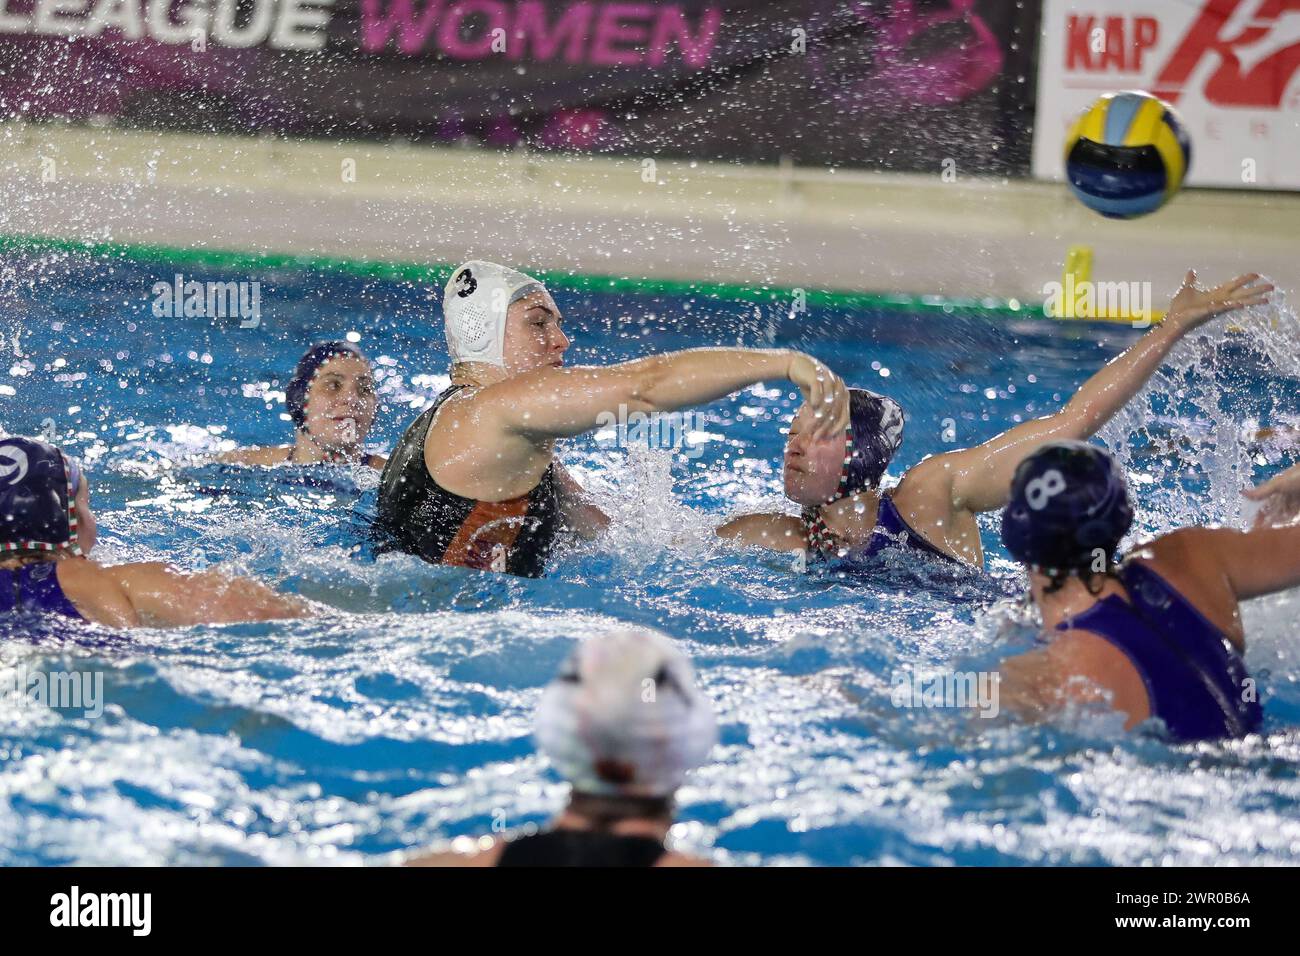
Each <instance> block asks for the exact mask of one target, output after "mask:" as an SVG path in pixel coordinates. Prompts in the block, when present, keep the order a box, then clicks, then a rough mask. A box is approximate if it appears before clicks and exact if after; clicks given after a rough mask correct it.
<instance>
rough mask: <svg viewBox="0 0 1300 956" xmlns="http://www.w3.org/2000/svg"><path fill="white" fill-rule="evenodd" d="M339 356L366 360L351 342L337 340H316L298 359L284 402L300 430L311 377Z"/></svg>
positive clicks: (305, 417)
mask: <svg viewBox="0 0 1300 956" xmlns="http://www.w3.org/2000/svg"><path fill="white" fill-rule="evenodd" d="M340 357H344V358H357V359H361V360H362V361H363V362H364V361H366V357H365V355H364V354H362V352H361V350H360V349H359V348H357V347H356V346H355V345H353V344H352V343H351V342H338V341H335V342H317V343H316V344H315V345H313V346H312V347H311V348H310V349H308V350H307V352H306V354H305V355H303V357H302V358H300V359H299V360H298V367H297V368H296V369H294V372H293V378H291V379H290V380H289V384H288V385H286V386H285V389H284V404H285V406H286V407H287V408H288V410H289V417H290V418H292V419H293V425H294V428H297V429H298V430H299V431H302V430H304V429H305V428H306V427H307V392H308V390H309V389H310V388H311V383H312V379H314V378H315V377H316V374H317V373H318V372H319V371H320V370H321V367H322V366H323V365H324V364H325V363H326V362H328V361H330V360H331V359H335V358H340Z"/></svg>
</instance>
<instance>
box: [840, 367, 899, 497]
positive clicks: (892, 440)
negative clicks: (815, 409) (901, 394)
mask: <svg viewBox="0 0 1300 956" xmlns="http://www.w3.org/2000/svg"><path fill="white" fill-rule="evenodd" d="M902 444H903V406H901V405H899V404H898V402H896V401H894V400H893V399H892V398H887V397H885V396H884V395H877V394H876V393H875V392H871V391H868V390H867V389H865V388H851V389H849V435H848V445H847V448H846V450H845V455H844V471H843V473H842V474H841V475H840V494H841V495H851V494H854V493H856V492H859V491H861V490H862V489H863V488H875V487H876V486H877V485H879V484H880V479H881V478H883V477H884V476H885V469H887V468H888V467H889V463H890V462H891V461H893V459H894V455H895V454H897V452H898V448H899V446H900V445H902Z"/></svg>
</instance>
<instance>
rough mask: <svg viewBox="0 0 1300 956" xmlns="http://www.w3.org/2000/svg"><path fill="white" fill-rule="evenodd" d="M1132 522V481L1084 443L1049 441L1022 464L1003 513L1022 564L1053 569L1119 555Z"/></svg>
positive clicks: (1011, 547) (1009, 542) (1005, 539)
mask: <svg viewBox="0 0 1300 956" xmlns="http://www.w3.org/2000/svg"><path fill="white" fill-rule="evenodd" d="M1132 525H1133V507H1132V505H1131V504H1130V503H1129V496H1128V485H1127V483H1126V482H1125V481H1124V473H1123V472H1122V471H1121V470H1120V467H1119V464H1118V463H1117V462H1116V461H1115V459H1114V457H1113V456H1112V455H1111V454H1110V453H1109V452H1107V451H1106V450H1105V449H1102V448H1098V447H1096V446H1095V445H1089V444H1087V443H1085V442H1081V441H1060V442H1053V443H1052V444H1050V445H1045V446H1043V447H1042V448H1040V449H1039V450H1038V451H1036V452H1034V454H1032V455H1030V456H1029V457H1028V458H1026V459H1025V460H1024V461H1022V462H1021V463H1020V466H1019V467H1018V468H1017V469H1016V474H1015V477H1014V478H1013V479H1012V480H1011V498H1010V500H1009V501H1008V502H1007V506H1006V508H1005V509H1004V510H1003V512H1002V543H1003V544H1004V545H1006V548H1007V550H1008V551H1010V552H1011V556H1012V557H1014V558H1015V559H1016V560H1017V561H1019V562H1020V563H1021V564H1026V565H1029V566H1031V567H1036V568H1040V569H1043V570H1045V571H1048V572H1055V573H1059V572H1063V571H1077V570H1082V569H1084V568H1088V567H1091V566H1092V565H1093V564H1094V562H1095V560H1096V557H1097V552H1098V551H1101V552H1102V553H1103V554H1104V555H1105V557H1106V561H1107V563H1108V564H1109V563H1112V562H1113V561H1114V559H1115V549H1116V548H1118V547H1119V542H1120V539H1121V538H1123V537H1124V535H1126V534H1127V533H1128V529H1129V528H1130V527H1132Z"/></svg>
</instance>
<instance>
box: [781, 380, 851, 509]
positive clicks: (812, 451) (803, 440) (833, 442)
mask: <svg viewBox="0 0 1300 956" xmlns="http://www.w3.org/2000/svg"><path fill="white" fill-rule="evenodd" d="M815 425H816V420H815V419H814V417H813V413H812V412H811V411H810V410H809V408H808V406H807V405H803V406H802V407H801V408H800V409H799V411H798V413H797V414H796V415H795V416H794V421H793V422H791V423H790V436H789V437H788V438H787V439H786V442H785V496H786V497H787V498H789V499H790V500H791V501H793V502H796V503H797V504H800V505H803V506H805V507H813V506H816V505H820V504H825V503H826V502H827V501H829V500H830V499H831V498H834V497H835V495H836V493H838V492H839V490H840V473H841V472H842V471H843V469H844V436H843V435H842V434H835V435H831V436H829V437H826V438H822V439H819V440H814V439H813V437H812V432H813V427H814V426H815Z"/></svg>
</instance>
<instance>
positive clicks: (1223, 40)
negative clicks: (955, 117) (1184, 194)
mask: <svg viewBox="0 0 1300 956" xmlns="http://www.w3.org/2000/svg"><path fill="white" fill-rule="evenodd" d="M1113 90H1146V91H1147V92H1150V93H1154V94H1155V95H1157V96H1159V97H1160V98H1161V99H1164V100H1166V101H1168V102H1169V103H1172V104H1173V105H1174V107H1175V108H1176V109H1177V110H1178V113H1179V115H1181V116H1182V118H1183V122H1184V124H1185V125H1186V127H1187V134H1188V136H1189V137H1190V138H1191V141H1192V168H1191V173H1190V175H1189V176H1188V179H1187V181H1188V183H1189V184H1191V185H1200V186H1236V187H1239V188H1254V187H1260V188H1266V189H1300V0H1095V2H1087V0H1046V2H1045V3H1044V5H1043V41H1042V46H1041V49H1040V51H1039V66H1038V105H1037V114H1036V116H1037V119H1036V122H1035V128H1034V175H1035V176H1038V177H1041V178H1046V179H1061V178H1063V177H1064V175H1065V169H1064V148H1065V135H1066V132H1067V131H1068V129H1069V127H1070V124H1071V123H1072V122H1073V121H1074V119H1075V117H1077V116H1078V114H1079V113H1080V112H1082V111H1083V110H1084V109H1086V108H1087V107H1088V105H1089V104H1090V103H1091V102H1092V101H1093V100H1094V99H1096V98H1097V97H1098V96H1100V95H1101V94H1102V93H1106V92H1109V91H1113Z"/></svg>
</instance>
